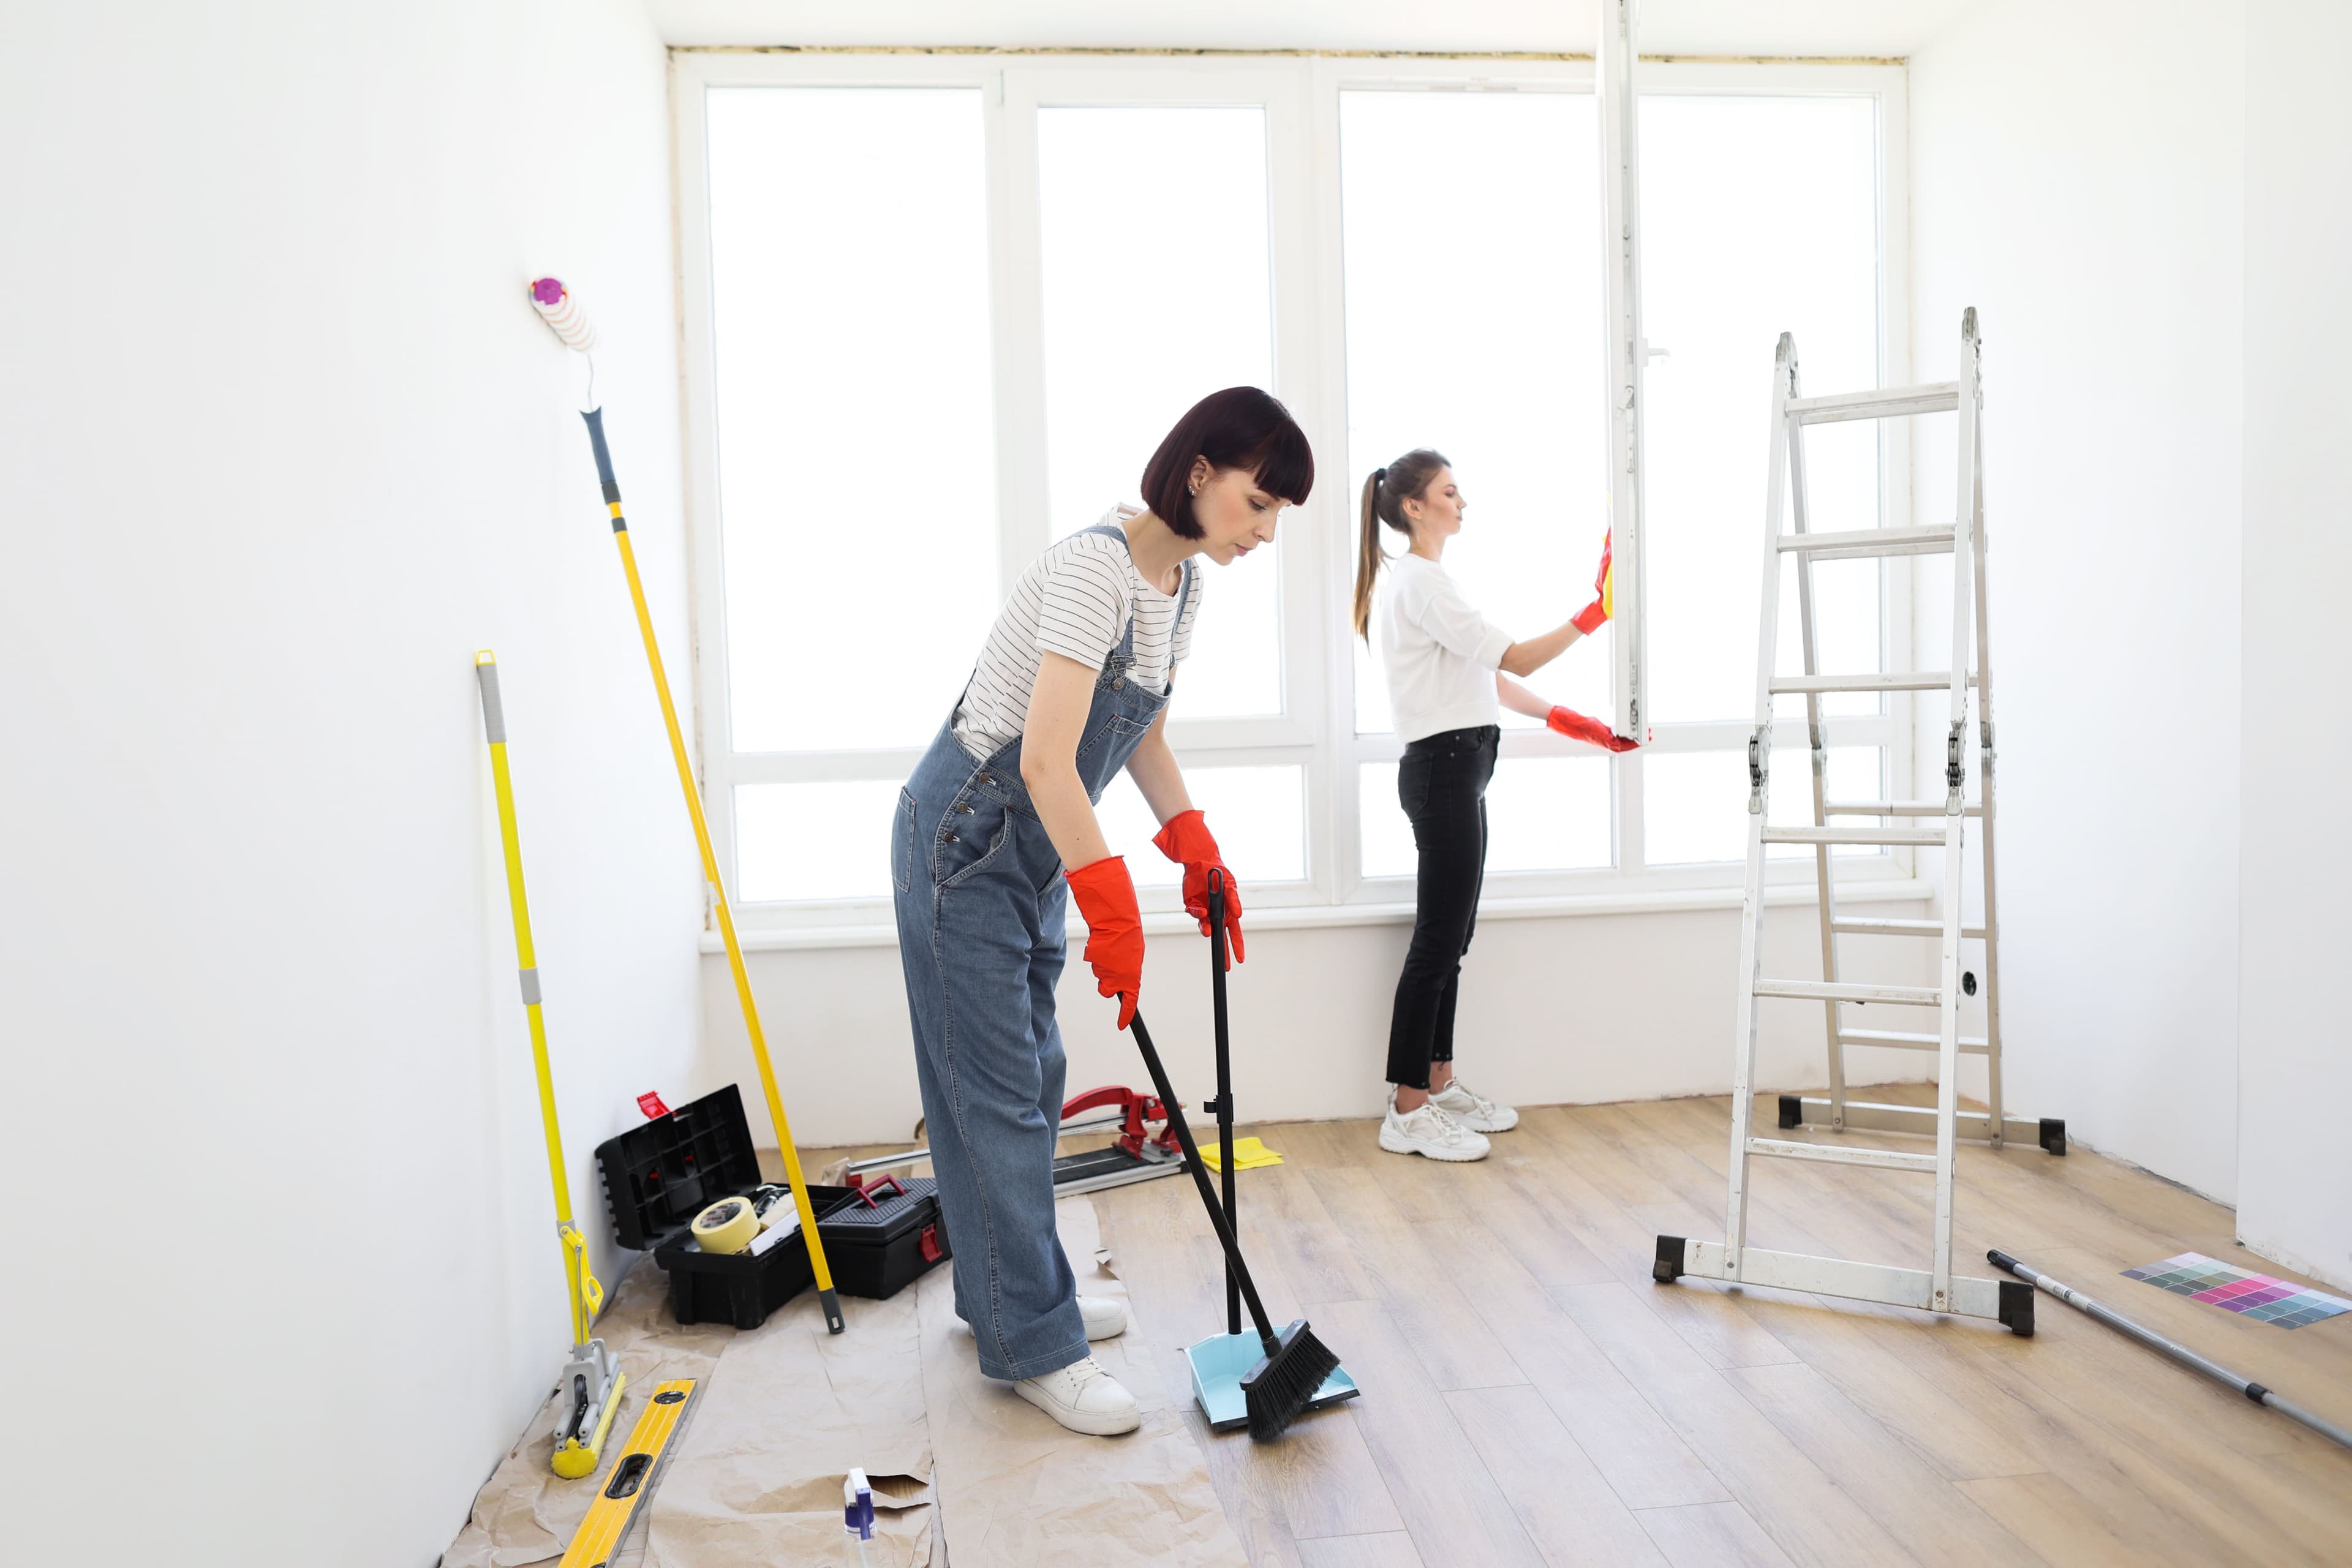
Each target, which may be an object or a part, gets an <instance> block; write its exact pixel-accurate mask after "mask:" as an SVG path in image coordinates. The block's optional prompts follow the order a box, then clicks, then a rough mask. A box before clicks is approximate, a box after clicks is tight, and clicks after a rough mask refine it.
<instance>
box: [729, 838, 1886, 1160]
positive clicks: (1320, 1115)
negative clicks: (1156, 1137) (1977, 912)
mask: <svg viewBox="0 0 2352 1568" xmlns="http://www.w3.org/2000/svg"><path fill="white" fill-rule="evenodd" d="M1735 809H1736V807H1735ZM1735 896H1736V895H1735ZM1869 912H1870V913H1872V914H1880V913H1885V914H1898V915H1910V916H1917V915H1919V914H1923V913H1925V912H1926V906H1925V905H1924V904H1903V903H1893V902H1890V903H1880V904H1872V905H1870V906H1869ZM1244 923H1246V922H1244ZM1765 931H1766V945H1765V958H1764V963H1765V972H1766V973H1770V974H1784V975H1796V976H1814V975H1818V974H1819V973H1821V935H1820V932H1821V927H1820V924H1819V921H1818V919H1817V917H1816V916H1815V914H1814V908H1813V906H1812V905H1811V904H1810V903H1806V904H1801V905H1783V906H1779V907H1775V908H1773V909H1771V910H1769V912H1768V917H1767V921H1766V927H1765ZM1409 934H1410V927H1409V926H1408V925H1406V924H1402V923H1395V924H1386V925H1369V926H1338V927H1322V928H1310V929H1305V930H1274V929H1261V930H1257V931H1251V932H1250V933H1249V944H1248V946H1249V962H1248V963H1244V964H1242V965H1240V966H1239V967H1237V968H1236V969H1235V970H1234V972H1233V980H1232V983H1231V985H1230V1008H1231V1019H1232V1024H1231V1026H1232V1031H1233V1042H1234V1097H1235V1100H1236V1103H1237V1104H1238V1105H1239V1107H1240V1113H1241V1115H1242V1116H1243V1117H1244V1119H1248V1120H1258V1119H1264V1120H1285V1119H1302V1120H1309V1121H1312V1120H1321V1119H1325V1118H1330V1117H1341V1116H1375V1115H1378V1114H1379V1113H1380V1110H1381V1106H1382V1104H1383V1103H1384V1102H1385V1097H1386V1094H1387V1089H1388V1086H1387V1082H1386V1078H1385V1075H1384V1073H1383V1071H1382V1068H1383V1064H1384V1063H1385V1061H1386V1059H1387V1055H1388V1032H1389V1008H1390V1004H1391V1001H1392V999H1393V998H1394V996H1395V994H1396V981H1397V970H1398V967H1399V966H1400V965H1401V964H1402V963H1403V960H1404V950H1405V942H1406V939H1407V937H1408V936H1409ZM1081 944H1082V938H1081V939H1080V940H1078V941H1073V942H1072V943H1071V953H1070V962H1069V967H1068V968H1067V969H1066V971H1065V972H1064V974H1063V979H1062V984H1061V987H1060V991H1059V993H1058V998H1059V1005H1058V1011H1059V1016H1060V1018H1061V1020H1062V1026H1063V1036H1064V1045H1065V1048H1066V1050H1067V1051H1068V1053H1069V1058H1070V1076H1069V1081H1070V1089H1071V1092H1072V1093H1073V1094H1075V1093H1076V1092H1077V1091H1079V1090H1081V1089H1093V1088H1096V1087H1098V1086H1099V1085H1102V1084H1107V1083H1119V1084H1126V1085H1129V1086H1130V1087H1132V1088H1138V1089H1148V1088H1149V1087H1150V1078H1149V1077H1148V1076H1147V1075H1146V1074H1145V1073H1144V1070H1143V1066H1142V1063H1141V1061H1140V1060H1139V1058H1137V1056H1136V1054H1135V1047H1134V1044H1133V1042H1131V1041H1130V1040H1129V1039H1128V1038H1127V1037H1125V1036H1123V1035H1120V1034H1118V1033H1117V1032H1115V1031H1114V1030H1113V1028H1112V1023H1113V1021H1114V1019H1115V1016H1116V1015H1115V1013H1114V1011H1113V1009H1112V1007H1111V1005H1110V1004H1109V1003H1108V1002H1106V1001H1103V1000H1102V999H1101V998H1100V997H1098V996H1097V995H1096V994H1095V988H1094V981H1093V978H1092V976H1091V974H1090V973H1088V971H1087V968H1086V966H1085V964H1084V963H1081V962H1080V961H1079V957H1078V948H1079V946H1080V945H1081ZM1882 945H1887V944H1882ZM1206 948H1207V944H1206V943H1205V942H1202V940H1201V938H1200V936H1199V935H1198V933H1197V931H1190V932H1176V931H1161V930H1160V928H1159V926H1158V925H1156V924H1155V925H1154V926H1152V927H1151V928H1150V931H1149V934H1148V937H1147V942H1146V949H1145V952H1146V967H1145V972H1144V992H1143V1016H1144V1018H1145V1019H1146V1021H1147V1022H1149V1023H1150V1024H1151V1026H1152V1038H1153V1040H1154V1041H1155V1042H1156V1043H1158V1044H1159V1046H1160V1050H1161V1052H1162V1053H1163V1054H1164V1055H1165V1057H1166V1058H1167V1060H1168V1070H1169V1072H1170V1073H1171V1076H1173V1077H1174V1079H1176V1082H1177V1085H1178V1088H1179V1089H1180V1090H1181V1092H1183V1093H1184V1094H1185V1095H1186V1096H1187V1097H1188V1098H1189V1099H1190V1100H1193V1101H1195V1102H1197V1101H1199V1100H1205V1099H1207V1098H1208V1097H1209V1095H1210V1094H1211V1093H1212V1092H1213V1089H1214V1088H1215V1078H1214V1073H1215V1060H1214V1057H1213V1052H1212V1040H1213V1035H1212V1032H1211V1027H1210V1016H1209V976H1208V957H1207V951H1206ZM1848 952H1849V953H1851V952H1853V949H1852V948H1851V947H1850V948H1849V949H1848ZM1870 962H1871V963H1874V964H1875V965H1876V967H1874V968H1872V969H1870V970H1869V971H1868V972H1867V973H1864V974H1862V975H1860V976H1858V977H1860V978H1868V979H1881V980H1887V981H1892V982H1895V983H1897V984H1924V983H1926V982H1927V970H1926V967H1925V960H1924V959H1922V958H1921V957H1919V956H1917V955H1916V954H1915V953H1911V952H1905V951H1902V949H1900V948H1895V950H1893V951H1888V952H1880V953H1878V954H1877V955H1875V957H1874V959H1872V960H1871V961H1870ZM750 963H751V975H752V982H753V984H754V985H755V987H756V988H757V990H758V992H759V994H760V996H761V1021H762V1023H763V1024H764V1025H765V1026H766V1029H767V1033H768V1039H769V1046H770V1048H771V1050H772V1052H773V1053H774V1056H775V1060H776V1066H777V1071H778V1073H779V1074H780V1075H781V1076H782V1081H783V1083H784V1085H785V1102H784V1110H785V1113H786V1114H787V1115H789V1116H790V1117H791V1118H792V1119H793V1135H794V1137H795V1138H796V1139H797V1140H798V1141H799V1142H801V1143H803V1144H812V1143H844V1142H889V1141H892V1140H895V1139H900V1138H904V1137H905V1136H906V1135H907V1134H908V1132H909V1131H911V1130H912V1129H913V1127H914V1123H915V1119H916V1118H917V1117H918V1116H919V1115H920V1114H922V1108H921V1105H920V1102H919V1100H918V1097H917V1094H916V1089H915V1067H914V1056H913V1046H912V1044H911V1043H910V1036H909V1031H908V1021H907V998H906V986H905V982H904V980H903V979H902V978H901V976H900V973H899V968H898V949H897V948H896V947H895V946H881V947H859V948H848V949H839V950H833V951H826V952H754V953H752V954H751V955H750ZM704 965H705V967H704V972H703V978H704V986H703V997H704V1001H703V1009H704V1011H703V1022H704V1030H703V1038H704V1041H705V1046H704V1055H703V1058H702V1059H701V1061H700V1062H699V1063H698V1065H697V1068H696V1071H695V1074H694V1078H693V1080H692V1085H693V1087H694V1088H695V1089H697V1090H700V1089H710V1088H714V1087H716V1086H717V1085H718V1084H720V1083H724V1082H728V1081H730V1080H738V1079H740V1081H742V1082H744V1083H746V1084H749V1083H751V1082H752V1081H753V1079H752V1076H751V1075H752V1068H751V1052H750V1047H748V1046H747V1045H746V1044H745V1043H744V1036H743V1027H742V1023H741V1020H740V1017H739V1016H738V1014H737V1011H736V1003H735V995H734V992H733V989H732V987H731V986H730V984H729V981H728V978H727V972H726V960H725V959H724V958H720V957H716V956H709V957H706V958H705V960H704ZM1738 967H1739V913H1738V910H1737V909H1736V908H1734V909H1717V910H1690V911H1681V912H1675V913H1662V914H1622V913H1620V914H1596V915H1587V916H1578V917H1572V918H1561V917H1547V918H1538V919H1496V918H1494V917H1493V916H1492V915H1491V913H1490V914H1489V915H1487V916H1485V917H1482V918H1481V919H1480V921H1479V925H1478V931H1477V934H1476V937H1475V941H1474V942H1472V944H1471V948H1470V957H1469V960H1468V962H1467V963H1465V965H1464V968H1463V991H1462V1000H1461V1007H1460V1012H1459V1014H1458V1016H1457V1017H1456V1019H1455V1029H1454V1043H1455V1051H1456V1058H1455V1059H1456V1060H1457V1061H1458V1062H1459V1063H1460V1064H1461V1071H1462V1075H1463V1077H1464V1078H1465V1079H1469V1080H1470V1081H1471V1082H1472V1083H1473V1084H1475V1086H1476V1087H1477V1088H1478V1089H1480V1090H1481V1091H1482V1092H1485V1093H1488V1094H1493V1095H1496V1096H1499V1097H1501V1098H1503V1099H1505V1100H1512V1101H1515V1102H1517V1103H1520V1104H1527V1105H1545V1104H1559V1103H1563V1102H1570V1101H1573V1102H1579V1103H1588V1102H1594V1101H1601V1100H1651V1099H1657V1098H1660V1097H1664V1096H1672V1095H1685V1094H1723V1093H1727V1092H1728V1091H1729V1089H1730V1087H1731V1051H1732V1024H1733V1017H1734V1008H1735V1005H1736V1003H1737V1000H1738V996H1737V988H1736V986H1735V984H1734V977H1735V974H1736V973H1737V971H1738ZM1762 1017H1763V1024H1762V1026H1761V1033H1760V1036H1759V1046H1758V1051H1757V1082H1758V1086H1759V1088H1779V1089H1800V1088H1818V1087H1820V1086H1821V1085H1822V1084H1824V1083H1826V1082H1827V1081H1828V1079H1827V1077H1826V1074H1827V1070H1828V1069H1827V1067H1826V1058H1825V1055H1824V1047H1823V1043H1822V1025H1821V1014H1820V1012H1819V1011H1818V1010H1817V1009H1814V1008H1812V1007H1809V1006H1802V1005H1794V1004H1777V1005H1772V1006H1769V1007H1767V1008H1766V1009H1765V1010H1764V1012H1763V1015H1762ZM1849 1056H1850V1058H1851V1059H1852V1065H1851V1067H1850V1068H1849V1071H1850V1072H1851V1073H1852V1074H1853V1080H1854V1081H1855V1082H1858V1083H1886V1082H1891V1081H1894V1080H1895V1079H1918V1078H1920V1077H1922V1076H1923V1074H1924V1071H1925V1062H1926V1058H1924V1057H1922V1056H1920V1055H1918V1054H1917V1053H1915V1052H1907V1051H1887V1050H1875V1051H1854V1052H1851V1053H1849ZM751 1098H753V1097H752V1096H751V1095H749V1094H747V1095H746V1099H747V1100H749V1099H751ZM752 1120H753V1124H754V1129H755V1132H756V1133H757V1134H758V1135H759V1136H760V1137H761V1141H762V1142H765V1141H766V1133H767V1122H766V1118H765V1116H764V1114H763V1113H761V1111H760V1110H757V1109H756V1108H755V1109H754V1110H752Z"/></svg>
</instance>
